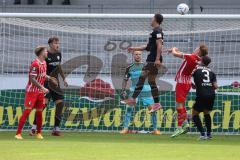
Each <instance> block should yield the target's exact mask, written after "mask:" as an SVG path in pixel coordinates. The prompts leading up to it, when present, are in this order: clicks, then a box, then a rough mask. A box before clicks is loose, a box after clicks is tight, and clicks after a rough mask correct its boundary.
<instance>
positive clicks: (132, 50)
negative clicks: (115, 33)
mask: <svg viewBox="0 0 240 160" xmlns="http://www.w3.org/2000/svg"><path fill="white" fill-rule="evenodd" d="M146 47H147V46H146V45H142V46H139V47H129V48H128V52H134V51H143V50H145V49H146Z"/></svg>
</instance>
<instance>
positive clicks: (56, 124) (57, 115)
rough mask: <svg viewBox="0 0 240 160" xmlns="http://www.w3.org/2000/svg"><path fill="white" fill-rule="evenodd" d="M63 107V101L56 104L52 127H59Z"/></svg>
mask: <svg viewBox="0 0 240 160" xmlns="http://www.w3.org/2000/svg"><path fill="white" fill-rule="evenodd" d="M63 107H64V103H63V102H60V103H58V104H56V110H55V122H54V127H59V125H60V122H61V119H62V112H63Z"/></svg>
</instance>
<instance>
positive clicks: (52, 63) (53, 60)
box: [46, 51, 62, 78]
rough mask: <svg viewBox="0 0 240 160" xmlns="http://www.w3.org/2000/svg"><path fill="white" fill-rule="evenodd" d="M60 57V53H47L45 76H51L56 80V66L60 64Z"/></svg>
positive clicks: (57, 70)
mask: <svg viewBox="0 0 240 160" xmlns="http://www.w3.org/2000/svg"><path fill="white" fill-rule="evenodd" d="M61 61H62V55H61V52H57V53H51V52H49V51H48V57H47V58H46V62H47V75H51V76H54V77H56V78H57V76H58V73H59V69H58V66H59V65H60V64H61Z"/></svg>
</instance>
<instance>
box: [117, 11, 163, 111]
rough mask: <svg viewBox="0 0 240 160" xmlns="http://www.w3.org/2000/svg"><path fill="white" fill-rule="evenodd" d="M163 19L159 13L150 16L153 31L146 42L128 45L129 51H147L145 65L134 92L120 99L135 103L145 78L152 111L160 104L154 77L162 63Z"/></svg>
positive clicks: (126, 102)
mask: <svg viewBox="0 0 240 160" xmlns="http://www.w3.org/2000/svg"><path fill="white" fill-rule="evenodd" d="M162 21H163V16H162V15H161V14H158V13H157V14H155V15H154V17H153V18H152V23H151V26H152V27H153V31H152V33H151V34H150V37H149V40H148V44H147V45H144V46H140V47H130V48H128V51H129V52H134V51H143V50H146V51H149V52H150V53H149V54H148V57H147V60H146V62H147V63H146V65H145V66H144V67H143V69H142V74H141V76H140V77H139V80H138V83H137V85H136V88H135V90H134V93H133V95H132V97H131V98H129V99H127V100H123V101H121V102H122V103H125V104H128V105H135V104H136V98H137V96H138V95H139V94H140V92H141V91H142V89H143V86H144V82H145V80H146V79H147V80H148V83H149V85H150V87H151V92H152V97H153V99H154V105H153V107H152V109H151V110H150V112H154V111H156V110H158V109H160V108H161V105H160V103H159V93H158V87H157V84H156V77H157V74H158V69H159V67H160V66H161V64H162V55H161V54H162V45H163V32H162V28H161V27H160V25H161V23H162Z"/></svg>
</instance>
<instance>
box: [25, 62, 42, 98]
mask: <svg viewBox="0 0 240 160" xmlns="http://www.w3.org/2000/svg"><path fill="white" fill-rule="evenodd" d="M46 71H47V65H46V61H45V60H44V61H43V62H41V61H40V60H39V59H38V58H36V59H34V60H33V61H32V63H31V66H30V69H29V80H28V84H27V87H26V92H34V93H39V92H42V91H41V90H40V89H39V88H37V87H36V86H35V85H34V84H33V83H32V82H31V81H30V76H31V75H34V76H36V80H37V81H38V83H39V84H41V85H43V84H44V82H45V79H46Z"/></svg>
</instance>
